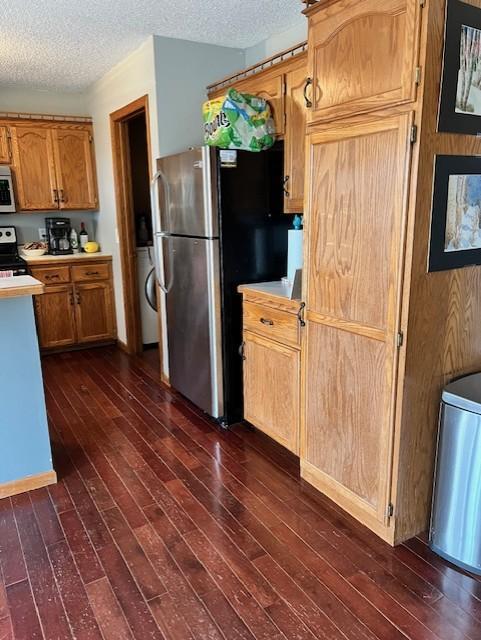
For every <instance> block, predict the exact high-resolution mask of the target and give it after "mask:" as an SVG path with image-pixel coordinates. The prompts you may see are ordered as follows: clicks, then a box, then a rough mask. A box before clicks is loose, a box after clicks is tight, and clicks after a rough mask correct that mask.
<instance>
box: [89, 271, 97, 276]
mask: <svg viewBox="0 0 481 640" xmlns="http://www.w3.org/2000/svg"><path fill="white" fill-rule="evenodd" d="M85 275H86V276H98V275H100V274H99V272H98V271H86V272H85Z"/></svg>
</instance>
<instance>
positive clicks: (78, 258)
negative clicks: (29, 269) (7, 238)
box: [20, 251, 112, 266]
mask: <svg viewBox="0 0 481 640" xmlns="http://www.w3.org/2000/svg"><path fill="white" fill-rule="evenodd" d="M20 256H21V257H22V258H23V259H24V260H25V262H26V263H27V264H29V265H32V266H41V265H47V264H77V263H83V262H89V261H91V260H96V261H101V260H103V261H105V262H111V261H112V254H111V253H102V252H100V251H98V252H97V253H87V254H84V253H81V254H67V255H64V256H53V255H50V254H45V255H44V256H39V257H36V258H35V257H28V256H26V255H24V254H23V253H20Z"/></svg>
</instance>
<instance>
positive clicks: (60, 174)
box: [53, 127, 98, 210]
mask: <svg viewBox="0 0 481 640" xmlns="http://www.w3.org/2000/svg"><path fill="white" fill-rule="evenodd" d="M53 141H54V151H55V169H56V176H57V185H58V189H59V201H60V209H66V210H68V209H96V208H97V204H98V203H97V187H96V179H95V168H94V159H93V151H92V136H91V134H90V131H89V130H87V129H73V128H68V127H60V128H57V129H55V130H54V132H53Z"/></svg>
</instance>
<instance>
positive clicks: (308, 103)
mask: <svg viewBox="0 0 481 640" xmlns="http://www.w3.org/2000/svg"><path fill="white" fill-rule="evenodd" d="M311 84H312V78H306V84H305V85H304V101H305V103H306V107H307V108H308V109H310V108H311V107H312V100H310V99H309V98H308V97H307V88H308V87H309V85H311Z"/></svg>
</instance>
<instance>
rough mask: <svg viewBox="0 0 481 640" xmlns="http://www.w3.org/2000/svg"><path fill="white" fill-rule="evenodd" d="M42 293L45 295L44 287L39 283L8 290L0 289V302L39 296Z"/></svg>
mask: <svg viewBox="0 0 481 640" xmlns="http://www.w3.org/2000/svg"><path fill="white" fill-rule="evenodd" d="M42 293H45V285H44V284H43V283H41V282H38V284H27V285H19V286H17V287H14V286H13V287H9V288H8V289H0V300H2V299H5V298H20V297H21V296H39V295H42Z"/></svg>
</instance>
